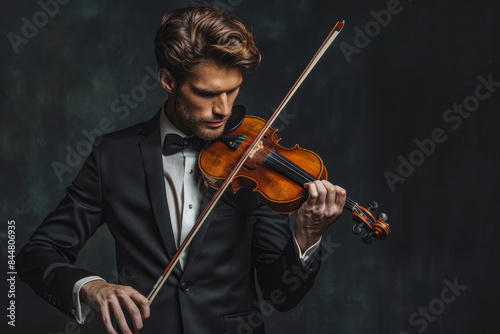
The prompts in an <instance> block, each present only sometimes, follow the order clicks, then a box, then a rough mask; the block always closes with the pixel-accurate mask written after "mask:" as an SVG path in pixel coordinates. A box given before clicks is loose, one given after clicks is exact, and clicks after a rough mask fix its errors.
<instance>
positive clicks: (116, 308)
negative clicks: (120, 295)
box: [109, 299, 132, 334]
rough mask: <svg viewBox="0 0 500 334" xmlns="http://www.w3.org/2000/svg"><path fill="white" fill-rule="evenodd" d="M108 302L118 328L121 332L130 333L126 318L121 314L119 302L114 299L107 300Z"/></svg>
mask: <svg viewBox="0 0 500 334" xmlns="http://www.w3.org/2000/svg"><path fill="white" fill-rule="evenodd" d="M109 304H110V308H111V310H112V311H113V315H114V316H115V319H116V322H117V323H118V327H119V328H120V330H121V331H122V333H123V334H132V332H131V331H130V328H129V327H128V324H127V319H125V315H124V314H123V310H122V307H121V305H120V303H119V302H118V301H117V300H116V299H113V300H112V301H110V302H109Z"/></svg>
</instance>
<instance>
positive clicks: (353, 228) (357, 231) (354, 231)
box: [352, 224, 363, 235]
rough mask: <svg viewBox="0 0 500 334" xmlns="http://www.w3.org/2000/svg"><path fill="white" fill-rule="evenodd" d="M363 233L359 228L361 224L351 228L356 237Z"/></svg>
mask: <svg viewBox="0 0 500 334" xmlns="http://www.w3.org/2000/svg"><path fill="white" fill-rule="evenodd" d="M362 231H363V229H362V228H361V224H354V225H353V226H352V233H354V234H356V235H358V234H360V233H361V232H362Z"/></svg>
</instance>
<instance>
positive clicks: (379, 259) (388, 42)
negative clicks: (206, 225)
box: [0, 0, 500, 334]
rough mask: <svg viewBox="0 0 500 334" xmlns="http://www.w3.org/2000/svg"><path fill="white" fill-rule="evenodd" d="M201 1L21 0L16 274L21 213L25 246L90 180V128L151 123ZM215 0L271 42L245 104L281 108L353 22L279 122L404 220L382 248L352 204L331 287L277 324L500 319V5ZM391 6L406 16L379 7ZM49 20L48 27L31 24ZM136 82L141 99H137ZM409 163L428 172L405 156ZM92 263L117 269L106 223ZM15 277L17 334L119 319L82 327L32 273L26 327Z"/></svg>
mask: <svg viewBox="0 0 500 334" xmlns="http://www.w3.org/2000/svg"><path fill="white" fill-rule="evenodd" d="M48 2H51V1H48ZM61 2H64V1H62V0H61ZM66 2H68V1H66ZM42 3H43V0H42ZM192 3H196V2H195V1H169V2H166V1H154V0H146V1H142V2H141V3H140V4H139V2H137V1H117V0H113V1H96V0H89V1H81V0H80V1H78V0H73V1H69V2H68V3H67V4H64V5H62V4H61V5H59V8H57V10H56V8H54V7H51V8H49V11H50V10H52V13H51V14H52V15H46V14H40V13H39V12H40V11H42V10H43V9H42V7H41V5H40V4H39V3H37V2H36V1H16V2H14V1H9V2H5V1H4V3H3V4H2V14H1V15H2V21H1V24H0V33H1V35H2V36H4V37H2V42H1V50H0V53H1V59H2V63H1V69H0V71H1V72H0V89H1V93H0V94H1V95H0V101H1V102H0V103H1V123H0V129H1V142H0V143H1V146H0V150H1V165H0V166H1V171H2V173H1V174H2V177H1V184H0V191H1V196H2V202H1V220H2V225H1V228H0V236H1V254H2V263H1V268H4V269H2V270H3V271H4V273H5V274H2V276H4V275H5V276H4V277H6V276H7V274H6V273H7V272H8V268H7V260H8V258H7V255H8V253H7V240H8V239H7V222H8V221H11V220H15V222H16V245H17V247H18V249H19V248H20V247H21V246H22V245H23V244H24V243H25V242H26V241H27V239H28V238H29V236H30V234H31V233H32V232H33V230H34V229H35V228H36V226H38V225H39V224H40V222H41V220H42V219H43V218H44V217H45V215H46V214H47V213H48V212H49V211H50V210H51V209H53V208H54V207H55V206H56V204H57V203H58V201H59V200H60V199H61V198H62V196H63V192H64V188H65V187H66V186H68V185H69V183H70V182H71V180H72V179H73V178H74V177H75V175H76V173H77V171H78V170H79V168H80V167H81V163H82V162H83V159H84V158H85V156H86V154H87V152H88V148H89V144H88V138H87V136H93V135H95V133H97V132H96V131H98V130H99V131H110V130H111V128H113V129H116V130H118V129H122V128H124V127H127V126H129V125H131V124H134V123H136V122H138V121H141V120H145V119H148V118H149V117H151V116H152V115H153V114H154V113H155V111H156V110H157V109H158V108H159V107H160V106H161V103H162V102H163V100H164V99H165V97H166V96H165V93H164V92H162V91H161V89H160V88H158V87H155V88H154V86H155V84H154V81H153V80H151V77H150V74H149V73H150V71H151V69H152V68H154V65H155V64H154V56H153V45H152V44H153V43H152V41H153V37H154V34H155V31H156V27H157V25H158V23H159V20H160V19H161V16H162V14H163V13H164V12H166V11H168V10H170V9H172V8H175V7H179V6H184V5H189V4H192ZM207 3H208V4H218V5H222V4H224V5H225V6H226V8H227V9H229V10H230V11H231V12H232V13H233V14H235V15H236V16H238V17H239V18H240V19H241V20H242V21H243V22H244V23H245V24H246V25H247V26H248V27H249V28H250V29H251V30H252V31H253V33H254V35H255V37H256V41H257V44H258V46H259V48H260V50H261V52H262V55H263V62H262V66H261V67H260V68H259V69H258V70H257V71H256V72H254V73H251V74H248V75H247V76H246V77H245V83H244V86H243V89H242V91H241V93H240V96H239V98H238V101H237V102H238V103H240V104H244V105H246V107H247V110H249V113H251V114H256V115H259V116H262V117H264V118H267V117H268V116H269V115H270V114H271V112H272V111H273V109H274V108H276V106H277V105H278V104H279V102H280V101H281V99H282V97H283V96H284V94H285V93H286V92H287V91H288V89H289V87H290V86H291V85H292V84H293V82H294V81H295V79H296V78H297V76H298V75H299V74H300V72H301V71H302V69H303V67H304V66H305V65H306V64H307V62H308V61H309V59H310V58H311V56H312V55H313V54H314V52H315V51H316V49H317V48H318V47H319V45H320V44H321V42H322V41H323V39H324V37H325V36H326V35H327V33H328V32H329V30H330V29H331V28H332V26H333V25H334V24H335V22H336V21H337V20H342V19H344V20H346V25H345V28H344V31H343V32H342V33H341V34H340V36H339V37H338V39H337V40H336V41H335V43H334V44H333V46H332V47H331V49H330V50H329V51H328V52H327V53H326V54H325V56H324V58H323V60H322V61H321V62H320V63H319V64H318V66H317V68H316V69H315V70H314V72H313V73H312V74H311V75H310V77H309V79H308V80H307V81H306V82H305V84H304V85H303V87H302V88H301V90H300V91H299V92H298V93H297V94H296V96H295V97H294V98H293V100H292V103H291V104H290V105H289V106H288V107H287V109H286V113H285V116H284V117H282V118H280V119H279V120H278V121H277V122H276V124H275V125H276V126H277V127H278V128H280V130H281V132H280V133H281V135H282V137H284V139H283V141H282V144H283V145H285V146H291V145H293V144H295V143H299V144H300V146H302V147H305V148H309V149H312V150H314V151H316V152H317V153H318V154H320V155H321V157H322V158H323V160H324V162H325V164H326V165H327V167H328V170H329V175H330V180H332V181H333V182H334V183H335V184H339V185H342V186H343V187H344V188H346V189H347V191H348V195H349V197H351V198H353V199H355V200H357V201H360V204H365V203H366V202H368V201H369V200H377V201H378V202H379V204H380V210H381V211H385V212H386V213H387V214H388V215H389V222H390V223H391V227H392V231H393V235H392V236H391V237H390V239H389V240H387V241H383V242H374V243H373V244H372V245H370V246H365V245H364V244H363V243H362V242H361V240H360V238H359V237H356V236H354V235H353V234H352V233H351V232H350V229H351V218H350V214H349V213H347V212H346V213H345V214H344V215H343V217H342V218H341V219H340V220H339V221H338V223H337V224H335V226H333V227H332V228H331V229H330V230H329V231H328V234H327V236H326V237H325V238H326V239H327V240H329V242H330V243H332V244H333V246H332V248H331V249H332V250H333V252H331V253H330V254H329V256H328V257H327V258H326V259H325V261H324V262H323V267H322V269H321V273H320V275H319V277H318V281H317V284H316V285H315V287H314V288H313V290H312V291H311V293H310V294H309V295H308V296H307V297H306V298H305V299H304V300H303V302H302V303H301V304H300V305H299V306H298V307H297V308H296V309H294V310H293V311H290V312H288V313H277V312H269V313H268V317H267V319H266V321H267V324H268V326H267V327H268V329H269V333H382V334H385V333H397V334H405V333H412V334H413V333H424V332H425V333H471V332H484V331H486V330H488V329H490V330H491V332H494V330H493V329H496V330H497V331H498V329H499V323H498V321H496V319H495V317H496V316H497V313H498V310H499V307H498V303H497V299H498V296H499V292H500V291H499V288H498V284H497V282H498V278H499V277H498V274H499V270H498V268H497V263H498V253H499V252H498V249H497V242H496V241H497V239H498V236H499V227H498V223H499V219H498V214H497V205H498V203H497V201H498V200H499V196H498V186H499V182H498V181H499V177H498V171H499V160H500V142H499V135H498V129H497V127H498V121H499V120H500V116H499V114H498V111H499V109H498V107H499V104H500V103H499V101H500V87H499V85H500V84H496V86H495V84H493V85H490V86H489V90H488V89H487V88H486V87H483V88H479V89H478V90H477V88H478V87H479V85H480V84H481V82H482V81H484V80H486V81H488V78H489V80H492V81H494V82H497V83H498V82H500V67H499V59H500V57H499V50H500V46H499V37H498V31H500V30H499V22H498V20H499V18H498V13H499V5H498V3H495V2H494V1H493V0H489V1H475V2H474V3H472V2H470V1H469V2H465V1H452V0H441V1H424V0H413V1H411V0H401V1H400V2H398V1H395V0H390V1H388V0H377V1H368V0H356V1H353V0H350V1H349V0H342V1H324V0H323V1H319V0H312V1H305V0H301V1H291V0H289V1H264V0H257V1H251V0H231V1H230V0H221V1H211V0H207ZM388 7H389V10H391V11H392V12H393V14H392V15H391V18H390V22H389V19H388V17H387V16H383V15H382V16H380V15H381V14H380V10H387V9H388ZM377 13H379V14H377ZM375 16H379V20H385V22H382V25H381V24H379V23H376V21H375ZM45 19H46V20H45ZM27 22H28V23H27ZM33 22H35V23H36V24H37V25H38V27H37V26H34V27H35V29H31V30H30V29H29V28H28V26H29V25H30V24H31V23H33ZM366 29H368V37H367V38H364V39H363V38H362V37H361V34H360V31H362V32H365V31H366ZM144 80H146V81H144ZM483 86H484V84H483ZM141 87H142V88H141ZM122 94H125V95H130V96H131V99H130V102H129V104H127V103H125V102H122V101H121V99H122ZM476 96H477V97H476ZM464 103H465V104H466V107H467V108H468V110H470V112H469V111H467V109H465V107H464V108H463V112H462V115H463V116H460V114H459V113H457V112H454V111H453V108H454V105H455V104H456V105H457V106H458V105H459V104H464ZM457 106H455V108H457ZM450 108H451V109H452V110H451V111H448V109H450ZM278 123H279V124H278ZM89 133H90V134H89ZM86 134H87V135H86ZM433 134H434V137H435V139H434V140H435V141H438V143H435V144H434V148H433V149H432V145H430V144H427V150H428V152H427V154H425V152H424V153H418V151H419V147H418V145H417V144H416V142H415V141H424V142H427V143H428V142H429V141H427V140H426V139H428V138H432V136H433ZM69 152H73V153H71V154H70V155H71V157H70V159H69V160H66V159H67V155H68V154H69ZM400 156H401V157H400ZM401 159H406V160H411V161H413V163H414V164H416V165H417V166H416V167H412V169H408V166H407V167H406V169H405V168H403V167H398V166H399V165H400V164H401ZM54 166H58V167H59V168H61V169H60V172H59V176H57V175H56V173H55V172H54ZM398 168H399V169H400V171H399V172H398ZM389 172H390V173H393V174H391V175H392V177H393V185H392V187H391V186H390V185H389V182H388V181H387V179H386V175H388V173H389ZM396 175H397V176H396ZM395 177H396V178H395ZM403 180H404V182H401V181H403ZM79 264H80V265H82V266H86V267H87V268H90V269H92V270H96V271H98V272H99V273H101V275H102V276H103V277H105V278H107V279H109V280H110V281H117V279H118V276H119V275H118V273H116V270H114V269H113V267H114V254H113V245H112V241H111V239H110V236H109V233H108V232H107V231H106V230H105V228H104V229H101V230H99V231H98V233H97V234H96V235H95V238H94V239H93V240H92V241H90V242H89V244H88V245H87V247H86V249H85V250H84V251H83V252H82V254H81V257H80V260H79ZM124 278H125V279H126V277H124ZM1 281H2V285H1V287H0V288H1V290H0V296H1V297H0V298H1V300H2V309H3V310H4V311H2V314H1V317H0V319H2V320H1V326H2V327H1V328H6V329H7V331H4V330H2V333H5V332H7V333H53V334H56V333H96V332H101V331H102V325H100V320H99V319H98V318H97V317H95V319H93V320H91V321H90V323H89V324H88V325H85V326H83V327H76V325H74V322H72V321H71V319H69V318H67V317H65V316H64V315H62V314H60V313H59V312H58V311H56V310H55V309H54V308H51V307H48V304H46V303H45V302H44V301H42V300H41V299H39V298H37V297H36V296H35V294H34V293H33V292H32V291H31V289H30V288H29V287H28V286H26V285H25V284H24V283H23V282H21V281H20V280H19V279H17V281H16V297H15V302H16V327H15V328H14V327H11V326H7V321H8V318H6V314H7V311H6V307H7V305H8V304H7V303H8V302H9V301H10V300H11V298H8V296H7V294H8V290H9V289H8V286H7V285H6V280H5V279H2V280H1ZM454 285H455V288H450V287H449V286H454ZM457 285H458V288H457V287H456V286H457ZM446 289H448V290H446ZM153 312H154V309H153ZM4 313H5V314H4Z"/></svg>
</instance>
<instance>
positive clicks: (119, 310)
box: [80, 280, 149, 334]
mask: <svg viewBox="0 0 500 334" xmlns="http://www.w3.org/2000/svg"><path fill="white" fill-rule="evenodd" d="M80 300H81V301H82V302H84V303H86V304H87V305H90V306H91V307H92V308H93V309H94V310H96V311H98V312H100V313H101V316H102V321H103V322H104V325H105V326H106V331H107V332H108V333H109V334H118V333H117V332H116V331H115V329H114V328H113V325H112V324H111V314H113V316H114V317H115V319H116V321H117V323H118V327H119V328H120V330H121V331H122V332H123V334H132V332H131V331H130V329H129V328H128V325H127V321H126V319H125V315H124V314H123V308H124V309H126V310H127V311H128V313H129V314H130V316H131V318H132V323H133V325H134V332H135V333H139V332H140V330H141V329H142V325H143V320H145V319H147V318H149V301H148V299H147V298H146V297H144V296H143V295H142V294H140V293H139V292H138V291H137V290H135V289H134V288H132V287H130V286H124V285H117V284H112V283H107V282H105V281H101V280H97V281H90V282H88V283H85V284H84V285H83V286H82V288H81V290H80Z"/></svg>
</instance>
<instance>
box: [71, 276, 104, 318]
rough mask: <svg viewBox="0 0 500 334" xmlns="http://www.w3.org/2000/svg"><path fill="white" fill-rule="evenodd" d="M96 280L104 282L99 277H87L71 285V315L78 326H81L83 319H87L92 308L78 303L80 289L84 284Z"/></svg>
mask: <svg viewBox="0 0 500 334" xmlns="http://www.w3.org/2000/svg"><path fill="white" fill-rule="evenodd" d="M96 280H103V281H105V280H104V279H103V278H101V277H99V276H89V277H84V278H82V279H81V280H79V281H78V282H76V283H75V285H73V306H72V307H71V314H73V316H74V317H75V319H76V321H77V322H78V323H79V324H80V325H83V323H84V322H85V319H86V318H87V315H89V313H90V311H91V310H92V307H90V305H88V304H86V303H83V302H80V289H81V288H82V286H83V285H84V284H85V283H88V282H91V281H96Z"/></svg>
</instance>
